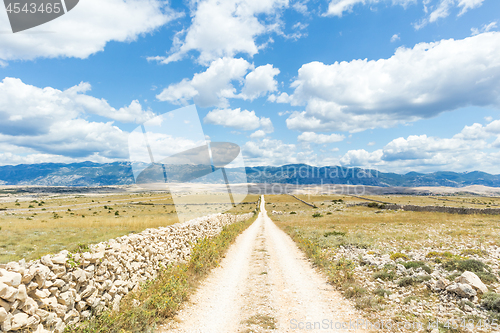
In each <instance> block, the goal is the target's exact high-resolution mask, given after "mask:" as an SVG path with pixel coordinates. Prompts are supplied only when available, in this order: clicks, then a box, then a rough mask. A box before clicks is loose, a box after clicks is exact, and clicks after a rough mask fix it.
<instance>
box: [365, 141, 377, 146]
mask: <svg viewBox="0 0 500 333" xmlns="http://www.w3.org/2000/svg"><path fill="white" fill-rule="evenodd" d="M375 144H376V142H375V141H371V142H368V144H367V145H368V146H375Z"/></svg>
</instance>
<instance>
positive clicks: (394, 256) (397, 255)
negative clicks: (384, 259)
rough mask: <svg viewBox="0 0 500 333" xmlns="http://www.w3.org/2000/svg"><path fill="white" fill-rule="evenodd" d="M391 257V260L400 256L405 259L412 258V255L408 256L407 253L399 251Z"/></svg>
mask: <svg viewBox="0 0 500 333" xmlns="http://www.w3.org/2000/svg"><path fill="white" fill-rule="evenodd" d="M390 258H391V260H394V261H396V260H397V259H399V258H401V259H403V260H410V257H408V256H407V255H406V254H404V253H399V252H396V253H392V254H391V257H390Z"/></svg>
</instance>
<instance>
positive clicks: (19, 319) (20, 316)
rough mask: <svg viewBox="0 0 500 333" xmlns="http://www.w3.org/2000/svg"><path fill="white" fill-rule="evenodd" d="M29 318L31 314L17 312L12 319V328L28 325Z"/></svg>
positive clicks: (16, 328) (14, 329)
mask: <svg viewBox="0 0 500 333" xmlns="http://www.w3.org/2000/svg"><path fill="white" fill-rule="evenodd" d="M28 319H29V316H28V315H27V314H26V313H23V312H19V313H17V314H15V315H14V317H13V318H12V321H11V330H13V331H16V330H18V329H21V328H24V327H26V326H28Z"/></svg>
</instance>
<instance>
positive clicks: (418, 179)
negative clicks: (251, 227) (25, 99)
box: [0, 162, 500, 187]
mask: <svg viewBox="0 0 500 333" xmlns="http://www.w3.org/2000/svg"><path fill="white" fill-rule="evenodd" d="M204 169H206V166H197V165H186V166H183V167H181V168H179V167H178V166H177V168H176V169H175V172H172V173H170V172H169V169H168V168H167V170H166V171H167V174H172V175H173V178H172V177H171V178H170V179H169V181H173V182H175V181H181V180H182V179H191V178H192V177H189V176H190V175H192V174H196V172H199V170H204ZM179 170H180V171H179ZM243 171H245V172H246V176H247V181H248V182H249V183H289V184H299V185H307V184H352V185H371V186H383V187H390V186H403V187H417V186H449V187H464V186H468V185H484V186H490V187H500V175H492V174H488V173H485V172H480V171H473V172H463V173H457V172H447V171H439V172H433V173H427V174H424V173H418V172H409V173H406V174H396V173H384V172H379V171H376V170H368V169H361V168H345V167H339V166H327V167H314V166H310V165H306V164H289V165H284V166H281V167H270V166H258V167H247V168H245V169H242V168H240V169H226V172H227V175H228V177H229V179H230V181H231V182H244V181H245V177H244V176H245V172H243ZM213 175H214V174H213V173H212V174H209V175H205V176H203V177H201V178H198V179H195V180H191V181H193V182H205V183H219V182H221V181H220V179H221V178H220V177H215V176H213ZM134 182H135V181H134V176H133V171H132V165H131V164H130V163H129V162H114V163H103V164H100V163H93V162H81V163H71V164H62V163H41V164H19V165H7V166H0V185H39V186H107V185H129V184H133V183H134Z"/></svg>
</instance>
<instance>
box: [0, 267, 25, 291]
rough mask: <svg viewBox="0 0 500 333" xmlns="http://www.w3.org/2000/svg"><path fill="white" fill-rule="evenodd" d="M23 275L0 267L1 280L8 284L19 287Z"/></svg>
mask: <svg viewBox="0 0 500 333" xmlns="http://www.w3.org/2000/svg"><path fill="white" fill-rule="evenodd" d="M22 278H23V276H22V275H21V274H19V273H16V272H9V271H8V270H5V269H0V282H3V283H5V284H6V285H8V286H11V287H14V288H17V287H18V286H19V285H20V284H21V280H22Z"/></svg>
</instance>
